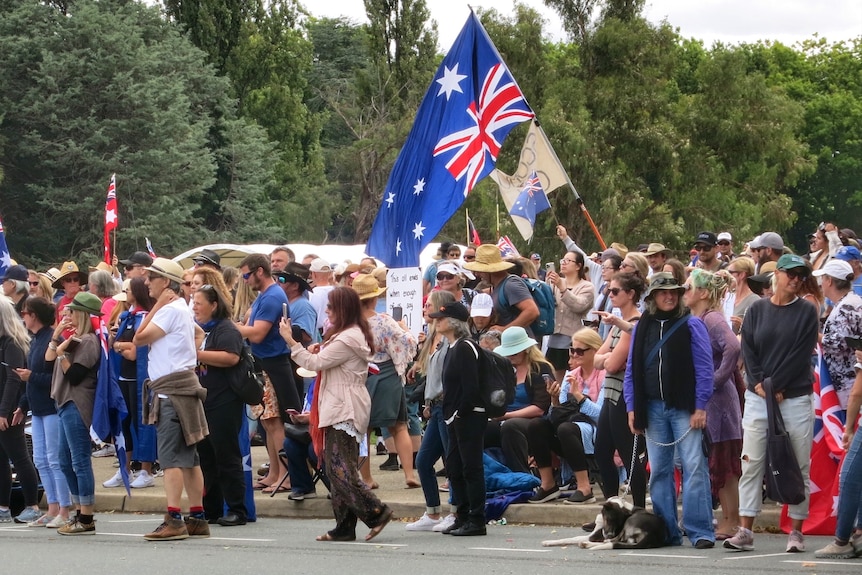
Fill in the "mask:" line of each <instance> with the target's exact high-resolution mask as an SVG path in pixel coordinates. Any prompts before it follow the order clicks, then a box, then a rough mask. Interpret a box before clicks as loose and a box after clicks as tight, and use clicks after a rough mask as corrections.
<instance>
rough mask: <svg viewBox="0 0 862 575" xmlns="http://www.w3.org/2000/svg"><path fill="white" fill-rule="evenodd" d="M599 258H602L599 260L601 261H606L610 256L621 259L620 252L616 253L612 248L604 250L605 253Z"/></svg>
mask: <svg viewBox="0 0 862 575" xmlns="http://www.w3.org/2000/svg"><path fill="white" fill-rule="evenodd" d="M601 256H602V258H601V259H602V261H605V260H606V259H608V258H609V257H611V256H617V257H618V258H619V257H621V256H620V252H618V251H617V250H615V249H614V248H608V249H606V250H605V251H603V252H602V254H601Z"/></svg>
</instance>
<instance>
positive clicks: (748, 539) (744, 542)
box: [724, 527, 754, 551]
mask: <svg viewBox="0 0 862 575" xmlns="http://www.w3.org/2000/svg"><path fill="white" fill-rule="evenodd" d="M724 548H725V549H733V550H734V551H751V550H753V549H754V533H752V532H751V529H746V528H745V527H740V528H739V529H737V530H736V534H734V536H733V537H731V538H730V539H725V540H724Z"/></svg>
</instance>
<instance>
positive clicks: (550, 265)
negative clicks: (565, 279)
mask: <svg viewBox="0 0 862 575" xmlns="http://www.w3.org/2000/svg"><path fill="white" fill-rule="evenodd" d="M545 270H547V271H549V272H556V271H557V266H556V265H554V262H548V263H546V264H545Z"/></svg>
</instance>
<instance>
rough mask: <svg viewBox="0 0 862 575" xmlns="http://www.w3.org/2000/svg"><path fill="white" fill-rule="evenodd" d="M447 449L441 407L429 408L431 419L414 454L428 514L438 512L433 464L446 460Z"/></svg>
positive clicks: (447, 434)
mask: <svg viewBox="0 0 862 575" xmlns="http://www.w3.org/2000/svg"><path fill="white" fill-rule="evenodd" d="M448 447H449V429H448V428H447V427H446V422H445V421H443V406H442V405H439V404H438V405H435V406H433V407H432V408H431V418H430V419H429V420H428V425H427V426H426V427H425V435H423V436H422V444H421V445H420V446H419V453H417V454H416V472H417V473H418V474H419V482H420V483H421V484H422V492H423V493H424V494H425V506H426V507H427V508H428V511H429V512H430V513H439V512H440V492H439V491H438V489H437V477H436V475H435V474H434V463H435V462H436V461H437V460H438V459H440V457H441V456H442V457H443V460H444V461H445V460H446V450H447V449H448Z"/></svg>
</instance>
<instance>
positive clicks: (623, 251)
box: [611, 242, 629, 259]
mask: <svg viewBox="0 0 862 575" xmlns="http://www.w3.org/2000/svg"><path fill="white" fill-rule="evenodd" d="M611 247H612V248H614V249H615V250H617V253H618V254H620V257H621V258H622V259H626V255H627V254H628V253H629V249H628V248H627V247H626V245H625V244H621V243H619V242H614V243H612V244H611Z"/></svg>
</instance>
